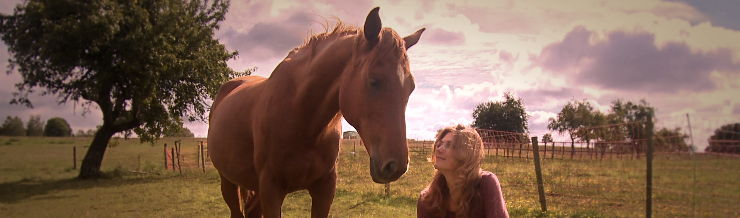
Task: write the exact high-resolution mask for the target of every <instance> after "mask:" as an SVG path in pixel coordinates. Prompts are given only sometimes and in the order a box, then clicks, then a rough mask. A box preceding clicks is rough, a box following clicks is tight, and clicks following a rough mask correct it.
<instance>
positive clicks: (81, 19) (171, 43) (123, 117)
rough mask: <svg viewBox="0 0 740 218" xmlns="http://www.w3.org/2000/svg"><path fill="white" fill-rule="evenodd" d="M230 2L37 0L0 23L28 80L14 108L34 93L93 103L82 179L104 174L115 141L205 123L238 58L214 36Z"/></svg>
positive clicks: (13, 63)
mask: <svg viewBox="0 0 740 218" xmlns="http://www.w3.org/2000/svg"><path fill="white" fill-rule="evenodd" d="M228 6H229V1H227V0H213V1H207V0H206V1H201V0H141V1H119V0H93V1H77V0H28V1H24V3H23V4H21V5H18V6H17V7H16V8H15V10H14V13H13V14H11V15H2V16H0V35H2V40H3V41H4V42H5V44H7V45H8V50H9V53H10V54H11V57H10V60H9V63H10V64H9V69H8V72H9V73H13V72H15V71H17V72H18V73H20V75H21V77H22V81H21V82H20V83H18V84H16V87H17V88H18V91H17V92H15V93H14V94H13V95H14V97H13V99H12V103H19V104H24V105H27V106H32V103H31V100H30V99H29V97H28V96H29V93H33V92H34V91H35V89H36V88H42V92H41V94H42V95H56V96H57V97H58V101H59V102H60V103H63V102H68V101H73V102H75V103H77V102H80V103H81V104H82V106H83V108H85V109H87V110H89V109H90V108H91V105H92V104H95V105H96V106H97V108H98V109H99V110H100V111H101V112H102V114H103V125H102V126H101V127H100V128H99V129H98V131H97V132H96V135H95V138H94V139H93V141H92V143H91V146H90V148H89V150H88V152H87V154H86V156H85V158H84V159H83V163H82V167H81V171H80V178H93V177H98V176H99V175H100V171H99V169H100V163H101V162H102V157H103V154H104V152H105V149H106V147H107V143H108V141H109V140H110V138H111V137H112V135H113V134H115V133H117V132H123V131H133V132H135V133H136V134H137V135H138V136H139V137H141V139H142V140H144V141H152V140H154V139H156V138H158V137H160V136H162V134H163V132H164V131H166V130H167V129H169V128H176V127H178V126H180V125H182V120H183V119H187V120H191V121H196V120H200V121H205V120H207V117H206V116H205V112H206V110H207V109H208V107H209V104H208V103H209V101H210V99H212V98H213V97H214V96H215V95H216V94H217V92H218V88H219V86H220V85H221V84H222V83H224V82H226V81H227V80H228V79H230V78H233V77H236V76H240V75H244V74H248V73H249V72H244V73H239V72H234V71H233V70H231V69H230V68H229V67H228V66H227V64H226V61H228V60H229V59H232V58H234V57H235V56H236V52H230V51H227V50H226V48H225V46H224V45H223V44H221V43H220V42H219V41H218V40H217V39H216V38H215V37H214V31H215V30H216V29H218V27H219V22H221V21H222V20H223V19H224V15H225V14H226V12H227V8H228Z"/></svg>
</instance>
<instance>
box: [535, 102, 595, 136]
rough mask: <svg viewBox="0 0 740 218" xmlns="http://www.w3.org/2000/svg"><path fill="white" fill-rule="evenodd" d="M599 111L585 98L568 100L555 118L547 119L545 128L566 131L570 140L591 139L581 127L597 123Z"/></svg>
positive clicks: (559, 131) (560, 131)
mask: <svg viewBox="0 0 740 218" xmlns="http://www.w3.org/2000/svg"><path fill="white" fill-rule="evenodd" d="M598 113H599V112H598V111H595V110H594V108H593V106H591V103H589V102H588V101H586V100H582V101H570V102H568V103H567V104H566V105H565V106H563V109H561V110H560V112H558V114H557V116H556V117H555V118H550V119H549V120H548V124H547V128H548V129H550V130H555V131H557V132H558V133H565V132H567V133H568V134H569V135H570V138H571V141H574V140H575V139H576V138H581V139H583V140H589V139H591V135H590V134H589V133H588V132H587V131H584V130H582V128H585V127H589V126H593V125H597V124H598V121H597V120H596V118H597V116H601V115H597V114H598Z"/></svg>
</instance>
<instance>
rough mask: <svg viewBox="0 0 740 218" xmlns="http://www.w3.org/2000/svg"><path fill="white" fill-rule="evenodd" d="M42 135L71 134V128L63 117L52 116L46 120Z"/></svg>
mask: <svg viewBox="0 0 740 218" xmlns="http://www.w3.org/2000/svg"><path fill="white" fill-rule="evenodd" d="M44 136H72V128H71V127H69V123H67V120H65V119H64V118H61V117H54V118H51V119H49V120H47V121H46V127H44Z"/></svg>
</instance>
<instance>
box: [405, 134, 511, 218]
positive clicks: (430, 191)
mask: <svg viewBox="0 0 740 218" xmlns="http://www.w3.org/2000/svg"><path fill="white" fill-rule="evenodd" d="M482 158H483V141H482V140H481V138H480V135H478V132H476V131H475V129H473V128H469V127H465V126H462V125H457V126H456V127H447V128H445V129H442V130H441V131H440V132H439V133H437V138H436V141H435V143H434V151H433V155H432V162H433V163H434V168H435V169H436V170H435V172H434V178H433V179H432V183H431V184H429V186H427V188H426V189H424V191H422V192H421V195H420V196H419V201H418V203H417V208H416V214H417V216H418V217H423V218H426V217H466V218H468V217H470V218H476V217H509V213H508V212H507V211H506V203H505V202H504V197H503V195H502V193H501V186H500V185H499V182H498V178H496V175H494V174H493V173H491V172H488V171H484V170H482V169H481V168H480V162H481V159H482Z"/></svg>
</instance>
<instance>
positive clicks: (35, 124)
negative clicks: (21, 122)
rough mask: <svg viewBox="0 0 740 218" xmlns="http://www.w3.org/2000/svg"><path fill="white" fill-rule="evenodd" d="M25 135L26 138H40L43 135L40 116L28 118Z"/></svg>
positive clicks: (42, 124)
mask: <svg viewBox="0 0 740 218" xmlns="http://www.w3.org/2000/svg"><path fill="white" fill-rule="evenodd" d="M26 135H28V136H42V135H44V123H43V122H41V116H40V115H36V116H33V115H32V116H31V117H30V118H28V123H26Z"/></svg>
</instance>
